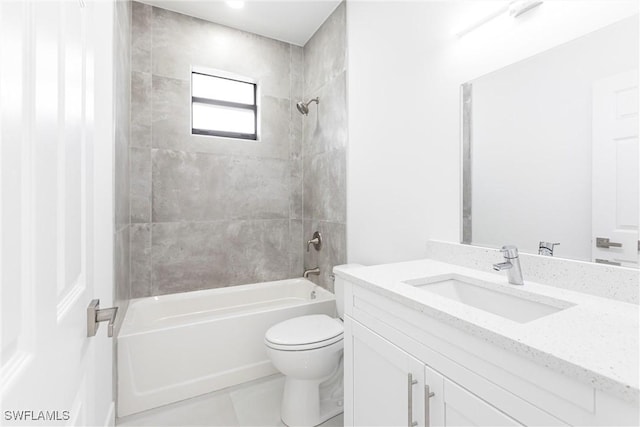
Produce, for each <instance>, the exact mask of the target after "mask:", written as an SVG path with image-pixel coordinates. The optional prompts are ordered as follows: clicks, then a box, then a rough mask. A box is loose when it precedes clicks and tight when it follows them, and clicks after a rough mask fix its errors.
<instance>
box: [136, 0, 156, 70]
mask: <svg viewBox="0 0 640 427" xmlns="http://www.w3.org/2000/svg"><path fill="white" fill-rule="evenodd" d="M151 10H152V7H151V6H149V5H146V4H142V3H138V2H135V1H134V2H132V4H131V14H132V28H131V69H132V70H135V71H141V72H145V73H150V72H151Z"/></svg>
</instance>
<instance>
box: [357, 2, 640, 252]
mask: <svg viewBox="0 0 640 427" xmlns="http://www.w3.org/2000/svg"><path fill="white" fill-rule="evenodd" d="M504 4H505V2H496V1H473V2H469V1H466V2H463V1H449V2H361V1H350V2H348V3H347V6H348V8H347V40H348V57H349V59H348V67H347V68H348V69H349V78H348V103H349V107H348V115H349V152H348V160H347V161H348V163H347V200H348V203H347V206H348V208H347V242H348V261H349V262H360V263H365V264H373V263H383V262H392V261H401V260H408V259H416V258H421V257H424V253H425V242H426V241H427V240H428V239H440V240H446V241H452V242H457V241H459V238H460V143H459V141H460V131H459V124H460V111H459V92H460V84H462V83H463V82H466V81H469V80H472V79H475V78H477V77H479V76H481V75H484V74H487V73H488V72H491V71H494V70H497V69H499V68H502V67H504V66H506V65H508V64H511V63H514V62H517V61H520V60H522V59H524V58H527V57H529V56H532V55H534V54H536V53H539V52H542V51H545V50H547V49H549V48H551V47H553V46H556V45H558V44H560V43H563V42H566V41H569V40H572V39H574V38H576V37H579V36H580V35H583V34H586V33H589V32H591V31H594V30H596V29H598V28H602V27H604V26H606V25H608V24H611V23H613V22H616V21H618V20H620V19H622V18H624V17H628V16H631V15H633V14H634V13H637V10H638V5H637V2H635V1H612V0H605V1H588V2H582V1H572V0H570V1H562V0H550V1H547V2H545V3H544V4H543V5H542V6H541V7H539V8H538V9H536V10H534V11H532V12H530V13H527V14H526V15H523V16H521V17H520V18H518V19H512V18H509V17H506V16H505V17H501V18H497V19H495V20H493V21H492V22H490V23H488V24H486V25H485V26H483V27H481V28H478V29H477V30H475V31H473V32H471V33H469V34H467V35H466V36H464V37H462V38H457V37H455V36H454V35H453V31H455V29H456V28H459V27H460V25H464V24H465V23H469V22H474V21H476V20H478V19H479V18H482V17H483V16H486V14H487V13H490V12H491V11H494V10H495V9H496V8H499V7H500V6H501V5H504Z"/></svg>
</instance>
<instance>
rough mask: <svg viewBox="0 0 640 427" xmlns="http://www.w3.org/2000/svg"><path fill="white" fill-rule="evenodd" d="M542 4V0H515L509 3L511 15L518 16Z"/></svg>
mask: <svg viewBox="0 0 640 427" xmlns="http://www.w3.org/2000/svg"><path fill="white" fill-rule="evenodd" d="M541 4H542V1H540V0H514V1H512V2H511V3H509V15H511V16H513V17H514V18H517V17H518V16H520V15H522V14H523V13H527V12H528V11H530V10H531V9H533V8H536V7H538V6H540V5H541Z"/></svg>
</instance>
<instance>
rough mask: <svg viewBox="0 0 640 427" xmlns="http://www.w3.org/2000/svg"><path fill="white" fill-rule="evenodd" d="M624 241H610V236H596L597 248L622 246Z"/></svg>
mask: <svg viewBox="0 0 640 427" xmlns="http://www.w3.org/2000/svg"><path fill="white" fill-rule="evenodd" d="M621 247H622V243H615V242H610V241H609V238H608V237H596V248H601V249H609V248H621Z"/></svg>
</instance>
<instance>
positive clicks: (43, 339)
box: [0, 1, 113, 425]
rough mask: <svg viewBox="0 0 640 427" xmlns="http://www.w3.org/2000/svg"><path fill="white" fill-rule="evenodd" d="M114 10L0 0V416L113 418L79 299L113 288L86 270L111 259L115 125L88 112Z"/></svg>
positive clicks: (103, 98) (100, 84) (105, 62)
mask: <svg viewBox="0 0 640 427" xmlns="http://www.w3.org/2000/svg"><path fill="white" fill-rule="evenodd" d="M112 10H113V4H112V3H111V2H93V1H90V2H86V4H84V2H73V1H47V2H41V1H3V2H0V36H1V40H0V106H1V109H2V110H1V115H0V142H1V144H0V167H1V171H0V172H1V173H0V188H1V194H0V218H1V222H0V227H1V229H0V232H1V234H2V247H1V254H0V255H1V256H0V272H1V277H2V286H1V287H0V305H1V306H2V312H1V314H0V322H1V324H0V331H1V335H0V342H1V350H2V354H1V355H0V360H1V361H2V366H1V368H0V391H1V393H2V417H3V422H4V423H5V424H6V425H12V424H16V423H18V421H19V420H20V419H22V420H23V424H21V425H31V424H34V425H49V424H54V425H104V424H105V423H106V424H109V423H112V422H113V415H112V414H111V415H110V414H109V411H110V410H112V409H110V408H111V406H112V401H113V396H112V385H111V369H112V368H111V358H112V348H111V340H110V339H108V338H107V337H106V334H105V332H106V331H105V329H106V328H104V327H103V328H101V330H100V331H99V333H98V335H97V336H96V337H93V338H87V336H86V335H87V329H86V324H87V320H86V308H87V305H88V304H89V302H90V301H91V299H93V298H94V297H99V298H101V300H102V305H103V306H105V305H109V304H110V303H111V298H112V293H113V284H112V274H108V275H106V276H104V277H97V276H96V275H95V271H97V270H100V271H105V270H106V271H111V270H112V268H113V263H112V255H111V252H112V248H113V246H112V239H113V238H112V236H113V234H112V233H113V224H112V222H113V221H112V218H111V215H110V214H109V215H105V216H102V217H99V216H98V215H99V214H103V213H104V210H103V209H104V208H105V206H104V205H103V203H104V202H103V199H108V200H110V199H111V198H112V191H113V190H112V185H111V181H112V178H113V172H112V170H113V167H112V158H111V157H110V155H106V156H105V152H107V153H108V152H110V151H111V150H112V146H113V144H112V141H113V138H112V133H111V132H112V131H111V129H112V126H113V125H112V120H111V118H112V116H111V113H107V114H97V112H96V109H97V108H103V109H106V110H107V111H110V110H111V107H110V106H111V105H112V86H111V71H110V70H111V68H112V67H113V63H112V54H111V51H112V37H113V34H112V32H113V15H112V13H113V12H112ZM98 127H103V128H105V129H107V132H98V131H97V129H98ZM107 182H108V185H105V184H104V183H107ZM106 207H107V208H108V209H109V208H110V205H107V206H106ZM111 212H112V209H111ZM96 247H99V249H98V250H96ZM105 254H106V255H107V256H105ZM5 411H9V413H8V415H7V413H6V412H5ZM41 411H43V413H41ZM47 411H48V412H47ZM42 417H45V418H42Z"/></svg>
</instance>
